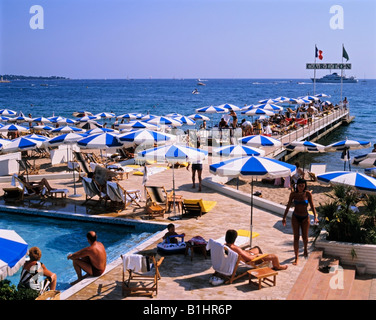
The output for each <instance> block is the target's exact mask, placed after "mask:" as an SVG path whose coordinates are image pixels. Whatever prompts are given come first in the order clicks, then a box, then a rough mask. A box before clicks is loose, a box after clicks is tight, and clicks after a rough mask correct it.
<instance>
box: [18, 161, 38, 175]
mask: <svg viewBox="0 0 376 320" xmlns="http://www.w3.org/2000/svg"><path fill="white" fill-rule="evenodd" d="M17 162H18V166H19V169H18V174H19V175H26V176H28V175H29V174H38V173H39V166H36V165H32V164H31V163H30V162H29V161H28V160H26V159H21V160H17Z"/></svg>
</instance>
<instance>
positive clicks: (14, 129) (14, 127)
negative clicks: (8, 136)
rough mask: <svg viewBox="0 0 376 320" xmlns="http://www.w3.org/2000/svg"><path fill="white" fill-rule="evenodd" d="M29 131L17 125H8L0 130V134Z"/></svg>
mask: <svg viewBox="0 0 376 320" xmlns="http://www.w3.org/2000/svg"><path fill="white" fill-rule="evenodd" d="M28 131H29V129H27V128H25V127H23V126H19V125H17V124H8V125H6V126H4V127H1V128H0V132H28Z"/></svg>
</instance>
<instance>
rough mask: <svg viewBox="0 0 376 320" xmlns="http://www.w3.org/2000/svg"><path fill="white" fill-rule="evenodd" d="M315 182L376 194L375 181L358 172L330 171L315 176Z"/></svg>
mask: <svg viewBox="0 0 376 320" xmlns="http://www.w3.org/2000/svg"><path fill="white" fill-rule="evenodd" d="M317 180H318V181H322V182H326V183H331V184H340V185H345V186H351V187H354V188H356V189H357V190H359V191H361V192H363V193H376V179H375V178H373V177H370V176H367V175H365V174H363V173H360V172H351V171H332V172H326V173H323V174H319V175H317Z"/></svg>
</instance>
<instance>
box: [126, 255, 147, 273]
mask: <svg viewBox="0 0 376 320" xmlns="http://www.w3.org/2000/svg"><path fill="white" fill-rule="evenodd" d="M142 258H143V256H142V255H141V254H130V255H126V256H124V257H123V268H124V270H132V271H134V272H141V271H142Z"/></svg>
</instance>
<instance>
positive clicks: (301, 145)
mask: <svg viewBox="0 0 376 320" xmlns="http://www.w3.org/2000/svg"><path fill="white" fill-rule="evenodd" d="M284 147H285V148H286V149H287V150H289V151H301V152H315V153H317V152H325V146H323V145H321V144H319V143H315V142H311V141H292V142H287V143H285V144H284Z"/></svg>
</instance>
